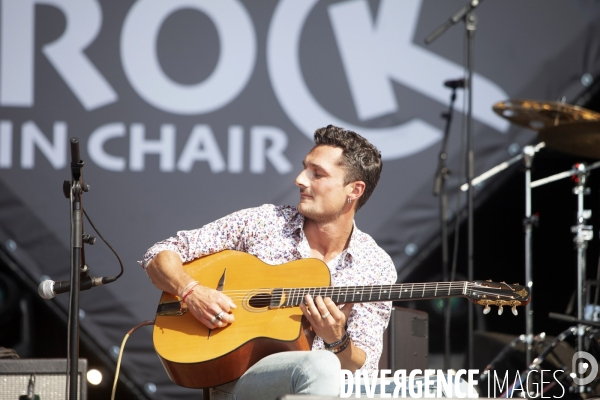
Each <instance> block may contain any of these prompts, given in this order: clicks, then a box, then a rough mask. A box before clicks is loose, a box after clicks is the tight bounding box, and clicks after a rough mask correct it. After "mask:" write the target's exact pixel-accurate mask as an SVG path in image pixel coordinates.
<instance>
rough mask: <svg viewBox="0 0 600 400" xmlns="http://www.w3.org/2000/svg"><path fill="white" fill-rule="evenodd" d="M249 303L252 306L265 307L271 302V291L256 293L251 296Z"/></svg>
mask: <svg viewBox="0 0 600 400" xmlns="http://www.w3.org/2000/svg"><path fill="white" fill-rule="evenodd" d="M248 304H249V305H250V307H252V308H265V307H269V305H270V304H271V293H256V294H254V295H253V296H252V297H250V299H249V301H248Z"/></svg>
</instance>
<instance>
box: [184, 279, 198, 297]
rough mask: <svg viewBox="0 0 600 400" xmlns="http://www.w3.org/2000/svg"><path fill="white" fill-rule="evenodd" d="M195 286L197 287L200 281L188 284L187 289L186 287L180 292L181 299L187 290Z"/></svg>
mask: <svg viewBox="0 0 600 400" xmlns="http://www.w3.org/2000/svg"><path fill="white" fill-rule="evenodd" d="M194 284H195V285H197V284H198V281H191V282H190V283H188V284H187V286H186V287H184V288H183V289H182V290H181V292H179V297H181V298H182V297H183V295H184V294H185V292H186V290H188V289H189V288H190V286H192V285H194Z"/></svg>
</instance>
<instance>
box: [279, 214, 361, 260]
mask: <svg viewBox="0 0 600 400" xmlns="http://www.w3.org/2000/svg"><path fill="white" fill-rule="evenodd" d="M288 225H289V228H290V231H291V232H292V233H297V234H298V235H304V229H303V228H304V215H302V214H300V212H299V211H298V209H296V214H295V215H294V216H293V217H292V218H291V219H290V222H289V223H288ZM359 234H360V230H359V229H358V228H357V227H356V221H355V220H353V221H352V233H351V234H350V243H348V247H347V248H346V250H345V251H346V253H348V254H350V255H351V256H352V257H355V256H356V253H357V251H358V242H357V241H358V235H359Z"/></svg>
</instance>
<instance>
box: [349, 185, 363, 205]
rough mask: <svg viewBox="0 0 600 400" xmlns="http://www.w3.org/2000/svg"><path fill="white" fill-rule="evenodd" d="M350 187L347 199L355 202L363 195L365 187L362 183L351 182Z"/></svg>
mask: <svg viewBox="0 0 600 400" xmlns="http://www.w3.org/2000/svg"><path fill="white" fill-rule="evenodd" d="M351 185H352V191H351V192H350V195H349V197H350V199H352V201H356V200H358V198H359V197H360V196H362V195H363V193H364V192H365V188H366V187H367V185H366V184H365V183H364V182H363V181H356V182H352V183H351Z"/></svg>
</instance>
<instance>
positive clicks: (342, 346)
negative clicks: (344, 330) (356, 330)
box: [328, 336, 351, 354]
mask: <svg viewBox="0 0 600 400" xmlns="http://www.w3.org/2000/svg"><path fill="white" fill-rule="evenodd" d="M350 342H351V340H350V336H346V340H344V341H343V342H342V344H340V345H339V346H338V347H335V348H333V349H328V350H329V351H331V352H332V353H333V354H338V353H341V352H342V351H344V350H346V347H348V346H349V345H350Z"/></svg>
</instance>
